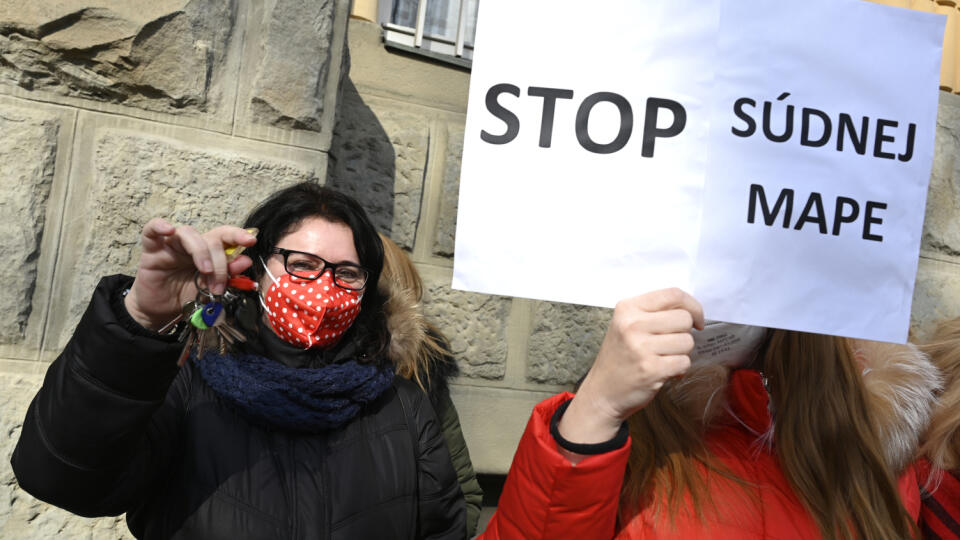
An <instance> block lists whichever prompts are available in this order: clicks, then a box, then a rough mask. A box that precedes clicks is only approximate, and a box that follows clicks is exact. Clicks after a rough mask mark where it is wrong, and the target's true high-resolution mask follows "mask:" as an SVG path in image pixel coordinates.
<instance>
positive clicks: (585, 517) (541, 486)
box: [480, 392, 630, 540]
mask: <svg viewBox="0 0 960 540" xmlns="http://www.w3.org/2000/svg"><path fill="white" fill-rule="evenodd" d="M572 397H573V395H572V394H570V393H567V392H565V393H563V394H560V395H557V396H554V397H552V398H550V399H547V400H545V401H543V402H541V403H539V404H538V405H537V406H536V407H535V408H534V410H533V414H532V415H531V416H530V421H529V422H528V423H527V428H526V430H525V431H524V433H523V437H521V439H520V445H519V446H518V448H517V453H516V454H515V455H514V457H513V463H512V464H511V465H510V472H509V473H508V474H507V480H506V483H505V484H504V487H503V493H502V494H501V495H500V501H499V503H498V505H497V512H496V513H495V514H494V515H493V518H492V519H491V520H490V523H489V524H488V525H487V528H486V530H485V531H484V533H483V535H481V536H480V538H482V539H484V540H508V539H509V540H521V539H523V540H548V539H553V538H590V539H596V540H606V539H611V538H613V537H614V535H615V534H616V522H617V509H618V500H619V498H620V489H621V486H622V484H623V475H624V472H625V470H626V466H627V457H628V456H629V453H630V442H629V440H628V442H627V444H625V445H624V446H623V447H621V448H619V449H617V450H613V451H611V452H607V453H605V454H599V455H596V456H590V457H587V458H584V459H583V460H582V461H580V462H579V463H578V464H577V465H575V466H574V465H573V464H571V463H570V461H569V460H568V459H567V458H566V457H564V456H563V455H562V454H560V452H559V451H558V449H557V443H556V442H555V441H554V439H553V436H552V435H550V419H551V418H552V417H553V413H554V412H555V411H556V410H557V407H559V406H560V405H561V404H562V403H564V402H565V401H567V400H569V399H570V398H572Z"/></svg>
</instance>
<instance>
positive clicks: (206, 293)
mask: <svg viewBox="0 0 960 540" xmlns="http://www.w3.org/2000/svg"><path fill="white" fill-rule="evenodd" d="M193 285H194V287H196V288H197V298H196V302H197V303H198V304H207V303H210V302H217V301H218V298H217V296H216V295H214V294H213V293H211V292H210V290H209V289H207V288H206V287H201V286H200V272H199V271H197V272H194V273H193ZM204 297H206V300H207V301H206V302H204V301H203V298H204Z"/></svg>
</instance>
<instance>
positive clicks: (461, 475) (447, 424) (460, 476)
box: [437, 390, 483, 538]
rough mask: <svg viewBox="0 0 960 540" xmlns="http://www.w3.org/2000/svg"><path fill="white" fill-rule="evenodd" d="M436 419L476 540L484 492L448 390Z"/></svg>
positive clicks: (471, 531) (439, 405)
mask: <svg viewBox="0 0 960 540" xmlns="http://www.w3.org/2000/svg"><path fill="white" fill-rule="evenodd" d="M437 417H438V419H439V421H440V428H441V430H442V431H443V438H444V440H445V441H446V443H447V449H448V450H449V451H450V460H451V462H452V463H453V468H454V469H456V471H457V481H458V482H459V484H460V491H462V492H463V499H464V502H465V503H466V506H467V538H473V536H474V535H475V534H476V532H477V521H478V520H479V519H480V508H481V505H482V504H483V490H482V489H480V482H478V481H477V474H476V472H474V470H473V462H472V461H470V451H469V450H468V449H467V442H466V441H465V440H464V439H463V431H462V430H461V428H460V417H459V416H458V415H457V409H456V407H455V406H454V405H453V400H451V399H450V392H449V390H446V391H444V392H443V394H442V395H441V396H440V398H439V402H438V403H437Z"/></svg>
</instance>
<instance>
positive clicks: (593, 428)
mask: <svg viewBox="0 0 960 540" xmlns="http://www.w3.org/2000/svg"><path fill="white" fill-rule="evenodd" d="M569 403H570V404H569V405H568V406H567V409H566V411H565V412H564V414H563V417H562V418H561V419H560V421H559V423H558V425H557V431H558V433H559V434H560V436H562V437H563V438H564V439H566V440H568V441H571V442H574V443H580V444H597V443H601V442H604V441H609V440H610V439H612V438H614V437H615V436H616V434H617V432H618V431H619V430H620V427H621V426H622V425H623V419H622V418H620V417H618V416H617V415H615V414H612V413H611V412H610V410H609V408H607V407H603V406H602V405H601V404H599V403H598V402H597V400H595V399H593V398H591V397H590V396H589V394H587V393H582V392H581V393H578V394H576V395H575V396H574V397H573V399H572V400H570V402H569Z"/></svg>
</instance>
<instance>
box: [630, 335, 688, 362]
mask: <svg viewBox="0 0 960 540" xmlns="http://www.w3.org/2000/svg"><path fill="white" fill-rule="evenodd" d="M630 341H631V343H630V347H631V348H633V349H634V350H635V351H637V352H638V353H640V354H644V353H645V354H648V355H657V356H676V355H685V354H688V353H690V351H692V350H693V346H694V341H693V336H692V335H690V333H689V332H679V333H675V334H662V335H656V334H634V335H632V336H631V340H630Z"/></svg>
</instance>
